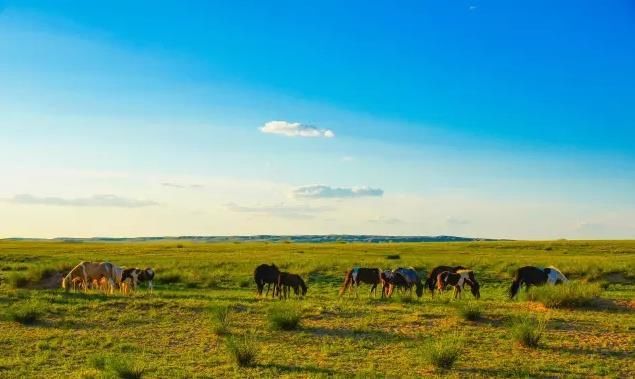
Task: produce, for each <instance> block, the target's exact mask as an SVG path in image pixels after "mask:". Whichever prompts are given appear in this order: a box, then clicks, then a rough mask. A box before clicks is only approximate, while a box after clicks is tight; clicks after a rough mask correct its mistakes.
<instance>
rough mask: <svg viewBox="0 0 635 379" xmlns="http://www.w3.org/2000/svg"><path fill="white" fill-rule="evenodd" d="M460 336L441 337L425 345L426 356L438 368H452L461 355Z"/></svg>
mask: <svg viewBox="0 0 635 379" xmlns="http://www.w3.org/2000/svg"><path fill="white" fill-rule="evenodd" d="M459 345H460V338H459V337H457V336H449V337H440V338H438V339H437V340H436V341H434V342H432V343H429V344H428V345H426V346H424V348H423V349H424V356H425V358H426V360H427V362H428V363H430V364H431V365H432V366H434V367H435V368H436V369H441V370H449V369H451V368H452V367H453V366H454V364H455V363H456V361H457V360H458V359H459V356H460V355H461V348H460V347H459Z"/></svg>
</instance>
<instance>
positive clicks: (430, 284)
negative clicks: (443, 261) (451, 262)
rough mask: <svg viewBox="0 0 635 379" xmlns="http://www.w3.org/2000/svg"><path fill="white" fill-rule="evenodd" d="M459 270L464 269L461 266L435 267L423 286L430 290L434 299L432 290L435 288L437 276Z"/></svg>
mask: <svg viewBox="0 0 635 379" xmlns="http://www.w3.org/2000/svg"><path fill="white" fill-rule="evenodd" d="M459 270H466V268H465V267H463V266H437V267H435V268H433V269H432V271H430V274H428V279H426V282H425V286H426V287H428V289H429V290H430V294H431V295H432V297H434V288H435V287H436V284H437V277H438V276H439V274H440V273H442V272H444V271H449V272H457V271H459Z"/></svg>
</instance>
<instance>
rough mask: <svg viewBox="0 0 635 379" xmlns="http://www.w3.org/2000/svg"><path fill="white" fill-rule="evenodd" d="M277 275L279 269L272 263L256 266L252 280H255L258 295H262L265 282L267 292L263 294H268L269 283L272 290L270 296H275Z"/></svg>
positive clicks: (278, 274)
mask: <svg viewBox="0 0 635 379" xmlns="http://www.w3.org/2000/svg"><path fill="white" fill-rule="evenodd" d="M278 276H280V270H279V269H278V267H277V266H276V265H274V264H273V263H272V264H271V265H267V264H261V265H260V266H258V267H256V269H255V270H254V281H255V282H256V287H257V291H258V295H260V296H262V291H263V290H264V288H265V284H266V285H267V293H266V294H265V296H268V295H269V290H270V288H271V285H272V284H273V292H272V293H271V296H272V297H273V296H275V295H276V286H277V285H278Z"/></svg>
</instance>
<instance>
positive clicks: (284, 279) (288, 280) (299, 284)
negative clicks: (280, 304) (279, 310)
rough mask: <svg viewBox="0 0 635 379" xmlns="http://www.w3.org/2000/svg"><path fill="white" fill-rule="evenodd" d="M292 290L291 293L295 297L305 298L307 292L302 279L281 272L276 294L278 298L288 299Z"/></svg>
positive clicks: (295, 275) (298, 276)
mask: <svg viewBox="0 0 635 379" xmlns="http://www.w3.org/2000/svg"><path fill="white" fill-rule="evenodd" d="M291 288H293V293H294V294H295V295H296V296H305V295H306V291H307V290H308V288H307V286H306V284H305V283H304V280H302V277H300V275H297V274H290V273H288V272H281V273H280V275H279V276H278V285H277V288H276V290H277V292H278V296H279V297H280V298H285V299H286V298H288V297H289V295H290V292H291Z"/></svg>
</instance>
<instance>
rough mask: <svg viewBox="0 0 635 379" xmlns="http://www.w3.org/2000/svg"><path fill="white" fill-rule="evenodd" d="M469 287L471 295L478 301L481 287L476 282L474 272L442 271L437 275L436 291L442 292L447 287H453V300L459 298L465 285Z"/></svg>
mask: <svg viewBox="0 0 635 379" xmlns="http://www.w3.org/2000/svg"><path fill="white" fill-rule="evenodd" d="M466 284H467V285H468V286H470V289H471V291H472V295H473V296H474V297H475V298H476V299H479V298H480V297H481V291H480V288H481V285H480V284H479V283H478V281H476V277H475V276H474V271H472V270H458V271H457V272H450V271H444V272H442V273H440V274H439V275H437V289H438V290H439V292H441V291H444V290H445V289H446V287H447V286H452V287H454V298H455V299H456V298H457V297H458V298H461V290H462V289H463V287H464V286H465V285H466Z"/></svg>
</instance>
